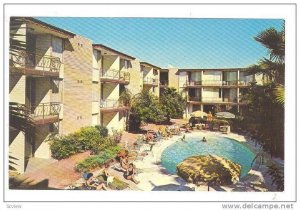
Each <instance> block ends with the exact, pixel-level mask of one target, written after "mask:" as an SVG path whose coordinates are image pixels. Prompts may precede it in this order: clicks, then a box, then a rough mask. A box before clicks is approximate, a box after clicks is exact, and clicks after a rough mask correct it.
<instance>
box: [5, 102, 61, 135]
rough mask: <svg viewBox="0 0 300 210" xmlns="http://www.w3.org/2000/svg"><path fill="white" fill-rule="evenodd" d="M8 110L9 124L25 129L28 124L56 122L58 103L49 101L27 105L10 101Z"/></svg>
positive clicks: (58, 110) (57, 118)
mask: <svg viewBox="0 0 300 210" xmlns="http://www.w3.org/2000/svg"><path fill="white" fill-rule="evenodd" d="M9 112H10V125H12V126H13V127H16V128H18V129H20V130H22V131H25V130H26V129H27V128H30V126H35V125H41V124H48V123H53V122H57V121H58V120H59V117H58V116H59V112H60V104H59V103H54V102H50V103H42V104H39V105H38V106H31V107H27V106H25V105H24V104H19V103H14V102H10V104H9Z"/></svg>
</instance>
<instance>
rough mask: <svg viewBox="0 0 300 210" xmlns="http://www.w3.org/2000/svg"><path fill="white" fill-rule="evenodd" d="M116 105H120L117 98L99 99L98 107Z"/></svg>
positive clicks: (113, 106)
mask: <svg viewBox="0 0 300 210" xmlns="http://www.w3.org/2000/svg"><path fill="white" fill-rule="evenodd" d="M118 107H120V102H119V100H115V99H105V100H104V99H101V100H100V108H118Z"/></svg>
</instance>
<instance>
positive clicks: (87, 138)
mask: <svg viewBox="0 0 300 210" xmlns="http://www.w3.org/2000/svg"><path fill="white" fill-rule="evenodd" d="M115 144H116V143H115V141H114V139H113V138H112V137H103V136H102V135H101V134H100V131H99V129H97V128H95V127H85V128H81V129H80V130H79V131H78V132H75V133H72V134H69V135H66V136H59V137H53V138H51V139H50V150H51V152H52V157H53V158H55V159H58V160H60V159H64V158H67V157H70V156H71V155H74V154H76V153H79V152H83V151H87V150H91V151H92V153H94V154H97V153H99V152H100V151H102V150H104V149H105V148H107V147H110V146H114V145H115Z"/></svg>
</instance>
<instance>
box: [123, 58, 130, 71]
mask: <svg viewBox="0 0 300 210" xmlns="http://www.w3.org/2000/svg"><path fill="white" fill-rule="evenodd" d="M129 67H130V61H129V60H124V68H125V69H129Z"/></svg>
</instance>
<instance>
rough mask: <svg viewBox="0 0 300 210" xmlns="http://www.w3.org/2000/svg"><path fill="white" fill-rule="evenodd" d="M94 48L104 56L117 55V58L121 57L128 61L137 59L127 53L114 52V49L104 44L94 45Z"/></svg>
mask: <svg viewBox="0 0 300 210" xmlns="http://www.w3.org/2000/svg"><path fill="white" fill-rule="evenodd" d="M93 48H94V49H95V50H99V51H101V53H102V54H103V55H117V56H120V57H121V58H123V59H126V60H134V59H135V57H132V56H130V55H127V54H125V53H122V52H119V51H117V50H114V49H112V48H110V47H107V46H105V45H103V44H93Z"/></svg>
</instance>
